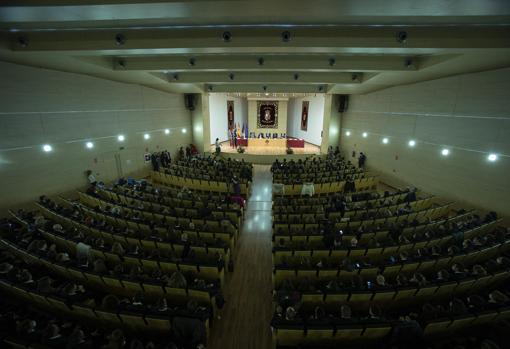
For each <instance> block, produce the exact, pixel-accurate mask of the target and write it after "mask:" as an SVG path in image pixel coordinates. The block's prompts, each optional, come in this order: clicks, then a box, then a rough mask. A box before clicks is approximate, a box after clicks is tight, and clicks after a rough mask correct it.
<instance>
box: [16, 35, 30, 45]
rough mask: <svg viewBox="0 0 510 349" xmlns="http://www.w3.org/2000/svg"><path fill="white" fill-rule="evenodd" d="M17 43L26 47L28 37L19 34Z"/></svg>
mask: <svg viewBox="0 0 510 349" xmlns="http://www.w3.org/2000/svg"><path fill="white" fill-rule="evenodd" d="M18 45H19V46H21V47H27V46H28V39H27V38H26V37H24V36H20V37H19V38H18Z"/></svg>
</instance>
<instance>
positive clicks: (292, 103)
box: [287, 94, 324, 146]
mask: <svg viewBox="0 0 510 349" xmlns="http://www.w3.org/2000/svg"><path fill="white" fill-rule="evenodd" d="M303 101H308V102H309V105H308V128H307V130H306V131H303V130H301V109H302V106H303ZM323 118H324V94H319V95H316V96H310V97H303V98H291V99H289V110H288V114H287V136H291V137H296V138H302V139H304V140H305V141H307V142H308V143H312V144H315V145H318V146H320V145H321V142H322V137H321V133H322V122H323Z"/></svg>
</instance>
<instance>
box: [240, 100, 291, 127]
mask: <svg viewBox="0 0 510 349" xmlns="http://www.w3.org/2000/svg"><path fill="white" fill-rule="evenodd" d="M248 129H249V131H250V132H255V135H257V136H258V134H259V133H261V132H262V133H263V134H266V133H271V135H272V134H273V133H278V136H279V135H280V134H281V133H287V99H271V98H267V99H260V98H259V99H249V100H248Z"/></svg>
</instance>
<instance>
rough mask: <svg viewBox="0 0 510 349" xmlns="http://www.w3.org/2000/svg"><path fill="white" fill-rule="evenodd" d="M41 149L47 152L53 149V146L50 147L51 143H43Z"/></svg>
mask: <svg viewBox="0 0 510 349" xmlns="http://www.w3.org/2000/svg"><path fill="white" fill-rule="evenodd" d="M42 149H43V150H44V151H45V152H47V153H48V152H50V151H52V150H53V147H52V146H51V145H49V144H45V145H43V147H42Z"/></svg>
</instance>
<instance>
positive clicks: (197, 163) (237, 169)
mask: <svg viewBox="0 0 510 349" xmlns="http://www.w3.org/2000/svg"><path fill="white" fill-rule="evenodd" d="M252 172H253V166H252V164H251V163H247V162H245V161H244V159H242V160H241V161H236V160H232V159H231V158H227V159H226V160H225V159H223V158H220V157H212V156H208V157H192V158H189V159H181V160H178V161H176V162H175V163H173V164H171V165H170V166H169V167H168V168H167V169H165V173H167V174H171V175H176V176H180V177H189V178H194V179H204V180H217V181H224V180H225V178H236V179H237V180H238V181H239V182H241V183H248V182H250V181H251V179H252V176H253V174H252Z"/></svg>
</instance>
